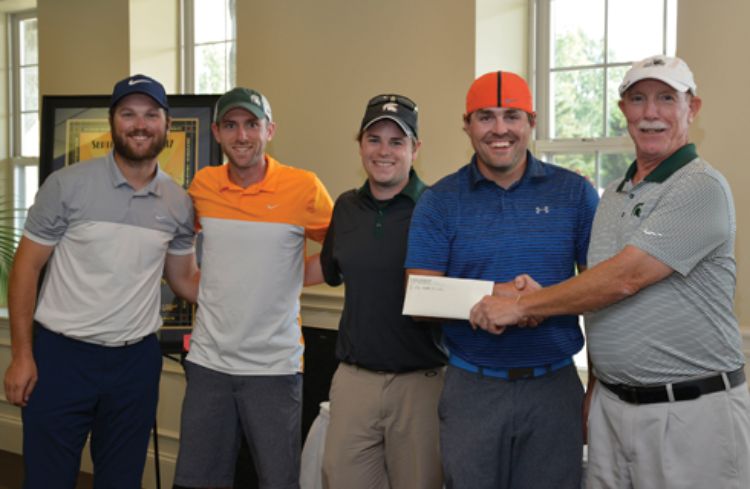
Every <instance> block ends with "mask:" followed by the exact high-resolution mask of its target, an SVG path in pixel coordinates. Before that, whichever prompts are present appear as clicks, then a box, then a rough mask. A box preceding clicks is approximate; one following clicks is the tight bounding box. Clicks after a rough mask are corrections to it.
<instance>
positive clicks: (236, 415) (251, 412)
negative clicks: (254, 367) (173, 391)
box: [175, 361, 302, 489]
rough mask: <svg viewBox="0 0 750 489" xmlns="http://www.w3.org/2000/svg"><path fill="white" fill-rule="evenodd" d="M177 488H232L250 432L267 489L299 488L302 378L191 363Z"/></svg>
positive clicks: (252, 450)
mask: <svg viewBox="0 0 750 489" xmlns="http://www.w3.org/2000/svg"><path fill="white" fill-rule="evenodd" d="M185 377H186V378H187V389H186V391H185V400H184V401H183V404H182V419H181V431H180V450H179V454H178V456H177V468H176V470H175V484H177V485H180V486H185V487H232V486H233V485H234V472H235V464H236V461H237V452H238V451H239V447H240V442H241V434H242V433H244V434H245V438H246V439H247V443H248V446H249V448H250V453H251V455H252V458H253V461H254V463H255V469H256V471H257V473H258V478H259V480H260V488H261V489H298V488H299V467H300V449H301V411H302V374H294V375H228V374H224V373H221V372H216V371H214V370H211V369H207V368H205V367H201V366H200V365H196V364H195V363H191V362H189V361H185Z"/></svg>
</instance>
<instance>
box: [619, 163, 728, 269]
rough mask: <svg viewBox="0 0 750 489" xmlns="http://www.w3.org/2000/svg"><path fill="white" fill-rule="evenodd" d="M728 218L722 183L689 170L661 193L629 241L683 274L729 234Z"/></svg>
mask: <svg viewBox="0 0 750 489" xmlns="http://www.w3.org/2000/svg"><path fill="white" fill-rule="evenodd" d="M731 222H732V221H731V196H729V195H728V193H727V190H726V189H725V188H724V186H723V185H722V184H721V183H720V182H719V181H718V180H716V179H715V178H714V177H712V176H710V175H707V174H692V175H688V176H686V177H684V178H682V179H681V180H680V181H679V182H677V184H675V185H674V186H673V188H672V189H670V190H669V191H668V192H666V193H665V194H664V196H663V197H662V198H661V199H660V201H659V202H657V203H656V205H655V206H654V209H653V210H652V211H651V213H650V214H649V215H648V216H647V217H646V218H645V219H644V220H643V222H642V223H641V225H640V227H639V229H638V231H637V232H636V233H634V234H633V236H632V238H631V240H630V243H629V244H631V245H633V246H635V247H637V248H639V249H641V250H643V251H645V252H646V253H648V254H650V255H651V256H653V257H655V258H656V259H658V260H659V261H661V262H662V263H664V264H666V265H668V266H669V267H671V268H672V269H674V270H676V271H677V272H679V273H680V274H682V275H687V274H688V273H689V272H690V271H691V270H692V269H693V267H695V265H696V264H698V262H700V261H701V260H702V259H704V258H705V257H706V256H707V255H708V254H709V253H711V251H713V250H714V249H716V248H717V247H718V246H719V245H721V244H722V243H724V242H726V241H727V240H728V239H729V238H730V236H731V233H732V229H731Z"/></svg>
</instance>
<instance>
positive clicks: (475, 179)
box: [469, 150, 547, 190]
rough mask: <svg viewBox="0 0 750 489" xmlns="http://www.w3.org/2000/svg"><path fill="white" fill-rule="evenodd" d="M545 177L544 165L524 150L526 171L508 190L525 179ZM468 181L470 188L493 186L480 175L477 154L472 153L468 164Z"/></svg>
mask: <svg viewBox="0 0 750 489" xmlns="http://www.w3.org/2000/svg"><path fill="white" fill-rule="evenodd" d="M546 176H547V169H546V168H544V165H542V162H541V161H539V160H538V159H536V158H535V157H534V155H533V154H531V151H529V150H526V169H525V170H524V172H523V176H521V179H520V180H518V181H517V182H516V183H514V184H513V185H511V186H510V187H509V189H508V190H510V189H512V188H514V187H516V186H518V185H520V184H521V183H522V182H524V181H525V180H527V179H530V178H545V177H546ZM469 180H470V181H471V184H472V187H476V186H477V185H479V183H480V182H483V181H484V182H490V183H492V184H493V185H494V184H495V182H493V181H491V180H489V179H488V178H486V177H485V176H484V175H482V172H481V171H479V166H478V163H477V154H476V153H474V156H472V157H471V162H469Z"/></svg>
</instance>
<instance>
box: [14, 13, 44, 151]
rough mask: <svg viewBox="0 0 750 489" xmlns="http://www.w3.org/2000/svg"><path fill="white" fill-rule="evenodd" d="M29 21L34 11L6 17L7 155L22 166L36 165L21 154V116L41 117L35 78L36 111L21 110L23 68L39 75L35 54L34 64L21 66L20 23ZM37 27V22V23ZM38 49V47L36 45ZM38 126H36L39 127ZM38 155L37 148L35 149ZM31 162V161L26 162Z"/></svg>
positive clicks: (35, 15) (35, 16) (34, 15)
mask: <svg viewBox="0 0 750 489" xmlns="http://www.w3.org/2000/svg"><path fill="white" fill-rule="evenodd" d="M29 19H38V16H37V12H36V9H30V10H23V11H19V12H13V13H11V14H9V15H8V36H9V39H8V51H9V53H8V54H9V56H8V59H9V61H10V66H9V69H8V76H9V80H8V91H9V96H8V104H9V110H8V115H9V118H10V121H9V124H8V128H9V131H10V137H9V138H8V142H9V145H10V148H9V149H10V151H9V154H10V156H11V158H13V159H14V160H16V159H18V160H19V161H20V162H21V163H22V164H24V165H28V164H35V163H33V162H34V161H36V162H37V163H38V155H37V156H26V155H23V154H22V148H23V116H24V115H25V114H32V113H36V115H37V120H39V117H40V116H41V107H40V106H39V105H40V101H39V99H40V97H39V86H38V78H37V109H36V110H35V111H24V110H23V109H22V106H23V103H22V100H21V97H22V90H21V70H22V69H23V68H29V67H34V66H35V67H36V68H37V74H38V73H39V56H38V52H37V60H36V64H26V65H21V50H22V47H21V46H22V39H21V23H22V22H24V21H27V20H29ZM37 27H38V21H37ZM37 49H38V45H37ZM39 124H40V123H38V124H37V126H38V127H39ZM37 154H38V148H37ZM28 160H31V161H28Z"/></svg>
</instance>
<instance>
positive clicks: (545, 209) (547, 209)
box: [536, 205, 549, 214]
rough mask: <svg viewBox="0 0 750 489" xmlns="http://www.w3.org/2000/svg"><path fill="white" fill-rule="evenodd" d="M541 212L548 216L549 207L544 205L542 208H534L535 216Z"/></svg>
mask: <svg viewBox="0 0 750 489" xmlns="http://www.w3.org/2000/svg"><path fill="white" fill-rule="evenodd" d="M542 212H544V213H545V214H549V206H548V205H545V206H544V207H537V208H536V213H537V214H541V213H542Z"/></svg>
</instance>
